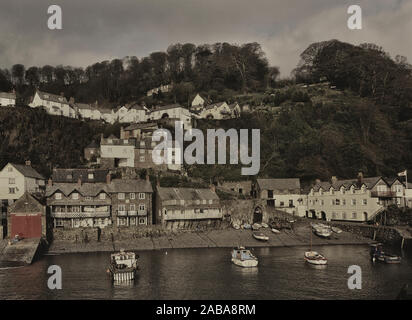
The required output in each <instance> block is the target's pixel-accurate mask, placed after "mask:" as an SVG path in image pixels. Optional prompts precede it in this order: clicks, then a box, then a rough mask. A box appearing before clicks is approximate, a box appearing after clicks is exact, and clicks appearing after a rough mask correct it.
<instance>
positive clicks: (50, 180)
mask: <svg viewBox="0 0 412 320" xmlns="http://www.w3.org/2000/svg"><path fill="white" fill-rule="evenodd" d="M47 185H48V186H49V187H51V186H52V185H53V180H52V178H51V177H50V178H49V180H48V181H47Z"/></svg>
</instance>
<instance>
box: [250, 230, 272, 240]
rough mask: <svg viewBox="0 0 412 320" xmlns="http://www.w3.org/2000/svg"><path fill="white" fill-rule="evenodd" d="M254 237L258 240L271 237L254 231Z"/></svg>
mask: <svg viewBox="0 0 412 320" xmlns="http://www.w3.org/2000/svg"><path fill="white" fill-rule="evenodd" d="M253 238H255V239H256V240H260V241H268V240H269V237H268V236H265V235H264V234H263V233H261V232H253Z"/></svg>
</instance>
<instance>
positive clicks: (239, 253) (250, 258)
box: [232, 247, 258, 268]
mask: <svg viewBox="0 0 412 320" xmlns="http://www.w3.org/2000/svg"><path fill="white" fill-rule="evenodd" d="M232 262H233V263H234V264H235V265H237V266H240V267H243V268H252V267H256V266H257V265H258V259H257V258H256V257H255V256H254V255H253V254H252V252H250V250H247V249H245V247H238V248H235V249H233V250H232Z"/></svg>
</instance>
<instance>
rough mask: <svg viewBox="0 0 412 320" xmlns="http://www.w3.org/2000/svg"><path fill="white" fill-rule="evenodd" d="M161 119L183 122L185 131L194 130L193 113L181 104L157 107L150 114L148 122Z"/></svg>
mask: <svg viewBox="0 0 412 320" xmlns="http://www.w3.org/2000/svg"><path fill="white" fill-rule="evenodd" d="M161 119H170V120H174V121H177V120H179V121H182V122H183V128H184V129H191V128H192V114H191V112H190V111H189V110H188V109H186V108H184V107H182V106H181V105H179V104H171V105H167V106H160V107H155V108H154V109H153V110H152V111H151V112H150V114H149V117H148V120H150V121H156V120H161Z"/></svg>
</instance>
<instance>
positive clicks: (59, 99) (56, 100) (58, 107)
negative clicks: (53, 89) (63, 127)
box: [29, 90, 76, 118]
mask: <svg viewBox="0 0 412 320" xmlns="http://www.w3.org/2000/svg"><path fill="white" fill-rule="evenodd" d="M29 106H30V107H31V108H41V107H43V108H44V109H45V110H46V112H47V113H48V114H50V115H54V116H64V117H68V118H76V111H75V110H74V108H73V107H72V106H70V104H69V102H68V101H67V100H66V98H65V97H64V96H63V95H60V96H59V95H55V94H51V93H47V92H41V91H39V90H37V91H36V93H35V95H34V97H33V100H32V101H31V103H29Z"/></svg>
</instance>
